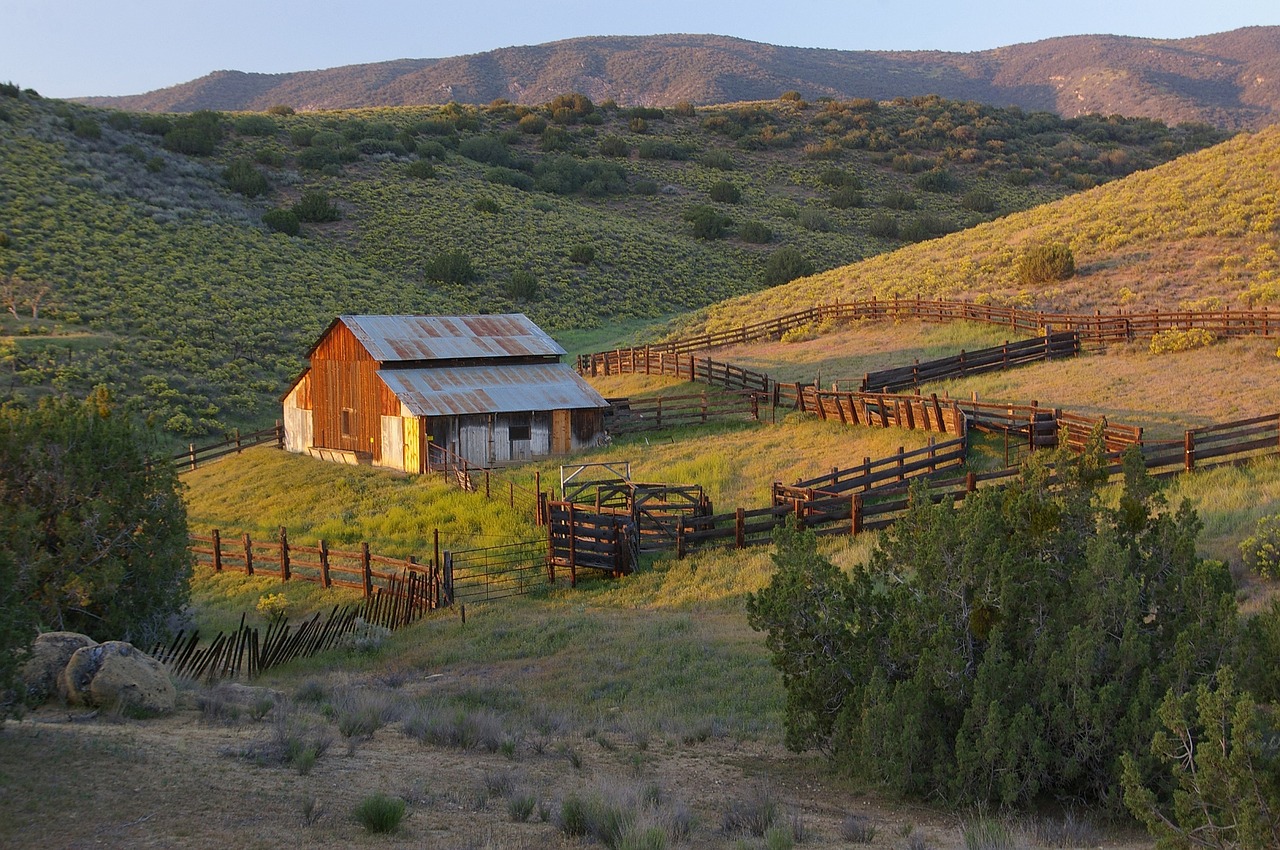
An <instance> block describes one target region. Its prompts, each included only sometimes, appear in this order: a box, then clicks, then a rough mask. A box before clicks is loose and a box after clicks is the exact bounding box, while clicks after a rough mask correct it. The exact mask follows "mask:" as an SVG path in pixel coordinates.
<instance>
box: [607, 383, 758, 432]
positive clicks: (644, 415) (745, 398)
mask: <svg viewBox="0 0 1280 850" xmlns="http://www.w3.org/2000/svg"><path fill="white" fill-rule="evenodd" d="M606 400H607V401H608V402H609V410H608V411H607V412H606V413H605V428H606V429H607V430H608V431H609V432H610V433H611V434H631V433H636V432H638V431H656V430H658V429H660V428H671V427H674V426H677V425H688V424H693V423H697V424H703V425H705V424H706V423H707V422H709V421H711V420H713V419H717V420H718V419H725V418H735V419H736V418H741V417H743V416H746V417H748V418H750V419H752V420H759V418H760V394H759V393H756V392H749V391H737V392H735V393H733V394H731V395H721V396H708V395H707V394H706V393H705V392H704V393H698V394H692V395H671V396H654V397H652V398H611V399H606Z"/></svg>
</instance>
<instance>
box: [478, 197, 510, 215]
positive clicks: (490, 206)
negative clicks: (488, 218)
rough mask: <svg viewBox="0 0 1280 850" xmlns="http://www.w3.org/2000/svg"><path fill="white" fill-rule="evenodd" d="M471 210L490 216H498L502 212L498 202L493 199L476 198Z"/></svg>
mask: <svg viewBox="0 0 1280 850" xmlns="http://www.w3.org/2000/svg"><path fill="white" fill-rule="evenodd" d="M471 208H472V209H473V210H475V211H476V212H482V213H488V214H490V215H497V214H498V213H500V212H502V207H501V206H499V205H498V202H497V201H495V200H494V199H493V198H476V199H475V201H473V202H472V204H471Z"/></svg>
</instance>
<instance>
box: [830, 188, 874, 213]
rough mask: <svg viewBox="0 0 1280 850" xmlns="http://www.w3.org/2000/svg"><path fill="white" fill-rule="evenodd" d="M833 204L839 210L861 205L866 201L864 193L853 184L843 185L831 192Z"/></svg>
mask: <svg viewBox="0 0 1280 850" xmlns="http://www.w3.org/2000/svg"><path fill="white" fill-rule="evenodd" d="M830 203H831V206H833V207H835V208H836V209H838V210H847V209H849V208H850V207H860V206H862V205H863V204H865V203H866V199H865V198H864V197H863V196H862V193H861V192H859V191H858V190H857V189H855V188H853V187H852V186H843V187H841V188H839V189H836V190H835V191H834V192H832V193H831V201H830Z"/></svg>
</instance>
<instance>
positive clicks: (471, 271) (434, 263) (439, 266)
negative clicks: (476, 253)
mask: <svg viewBox="0 0 1280 850" xmlns="http://www.w3.org/2000/svg"><path fill="white" fill-rule="evenodd" d="M422 273H423V275H424V276H425V277H426V279H427V280H433V281H436V282H438V283H468V282H470V281H472V280H475V278H476V270H475V267H474V266H472V265H471V257H470V256H468V255H467V252H465V251H441V252H440V253H438V254H433V255H432V256H431V257H430V258H429V259H428V260H427V262H426V265H425V266H423V269H422Z"/></svg>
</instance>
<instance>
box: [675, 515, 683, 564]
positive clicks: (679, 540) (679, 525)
mask: <svg viewBox="0 0 1280 850" xmlns="http://www.w3.org/2000/svg"><path fill="white" fill-rule="evenodd" d="M684 553H685V540H684V520H683V519H682V518H680V517H677V518H676V560H678V561H683V560H684Z"/></svg>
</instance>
